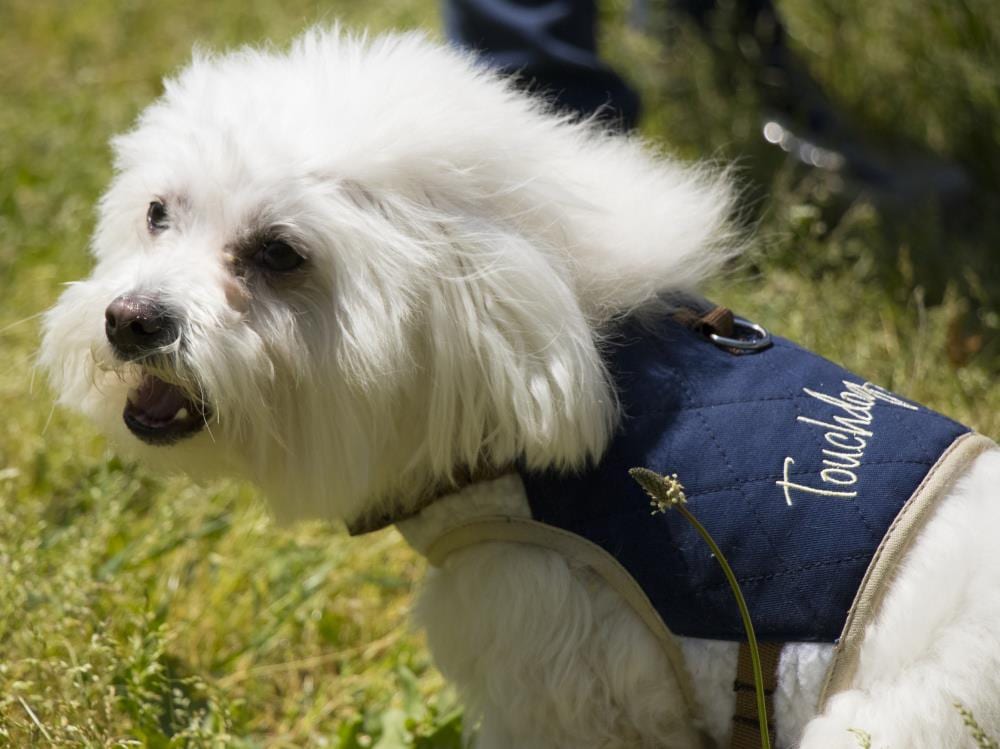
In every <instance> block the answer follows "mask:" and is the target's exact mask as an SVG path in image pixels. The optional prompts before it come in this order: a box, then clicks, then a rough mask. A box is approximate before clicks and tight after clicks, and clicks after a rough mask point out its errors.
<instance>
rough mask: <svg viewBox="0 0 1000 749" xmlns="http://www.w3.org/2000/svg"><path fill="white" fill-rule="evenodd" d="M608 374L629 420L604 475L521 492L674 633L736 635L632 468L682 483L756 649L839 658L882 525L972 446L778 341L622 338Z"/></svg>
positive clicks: (717, 592) (697, 550)
mask: <svg viewBox="0 0 1000 749" xmlns="http://www.w3.org/2000/svg"><path fill="white" fill-rule="evenodd" d="M607 360H608V364H609V368H610V370H611V372H612V374H613V376H614V378H615V383H616V385H617V387H618V391H619V395H620V398H621V402H622V407H623V410H624V413H625V417H624V419H623V422H622V425H621V427H620V429H619V431H618V433H617V434H616V436H615V438H614V440H613V442H612V444H611V446H610V448H609V449H608V451H607V453H606V454H605V456H604V458H603V459H602V460H601V462H600V464H599V465H597V466H595V467H593V468H591V469H588V470H586V471H583V472H581V473H579V474H575V475H570V476H560V475H555V474H530V473H526V472H522V477H523V479H524V483H525V487H526V489H527V492H528V499H529V502H530V504H531V508H532V513H533V515H534V517H535V519H536V520H540V521H541V522H544V523H548V524H550V525H554V526H557V527H560V528H563V529H565V530H569V531H572V532H574V533H577V534H579V535H581V536H584V537H585V538H587V539H589V540H591V541H593V542H595V543H597V544H599V545H600V546H601V547H603V548H604V549H606V550H607V551H608V552H610V553H611V554H613V555H614V556H615V557H617V558H618V560H619V561H620V562H621V563H622V564H623V565H624V566H625V568H626V569H627V570H628V571H629V572H630V573H631V574H632V576H633V577H635V578H636V580H637V581H638V582H639V583H640V585H641V586H642V587H643V589H644V590H645V591H646V593H647V595H648V596H649V598H650V600H651V601H652V602H653V604H654V606H655V607H656V608H657V610H658V611H659V612H660V615H661V616H662V617H663V619H664V621H665V622H666V624H667V626H668V627H670V629H671V630H672V631H673V632H675V633H676V634H680V635H686V636H692V637H707V638H714V639H725V640H741V639H743V637H744V635H743V627H742V625H741V622H740V617H739V612H738V610H737V608H736V604H735V602H734V601H733V598H732V595H731V593H730V591H729V588H728V586H727V584H726V581H725V578H724V576H723V574H722V571H721V569H720V568H719V565H718V563H717V562H716V561H715V559H713V558H712V556H711V554H710V553H709V551H708V549H707V547H706V546H705V545H704V543H703V542H702V540H701V539H700V538H699V537H698V536H697V534H696V533H695V532H694V530H693V529H692V528H691V527H690V526H689V525H688V524H687V523H686V522H685V521H684V520H683V518H681V517H680V516H679V515H678V514H677V513H669V512H668V513H667V514H659V515H655V516H654V515H652V514H651V512H650V505H649V500H648V497H647V496H646V495H645V494H644V493H643V492H642V490H641V489H639V487H638V486H637V485H636V484H635V483H634V482H633V481H632V480H631V478H630V477H629V475H628V469H629V468H632V467H634V466H644V467H647V468H651V469H653V470H656V471H658V472H660V473H676V474H677V475H678V478H679V479H680V481H681V482H682V483H683V484H684V486H685V490H686V493H687V497H688V502H689V507H690V509H691V510H692V512H694V514H695V515H696V516H697V517H698V518H699V520H700V521H701V522H702V523H703V524H704V525H705V526H706V527H707V528H708V529H709V531H710V532H711V533H712V535H713V536H714V537H715V539H716V541H717V542H718V543H719V545H720V546H721V548H722V549H723V551H724V552H725V554H726V556H727V558H728V559H729V561H730V563H731V565H732V567H733V569H734V571H735V573H736V575H737V578H738V579H739V581H740V585H741V587H742V589H743V592H744V595H745V596H746V598H747V601H748V604H749V606H750V611H751V615H752V617H753V620H754V624H755V627H756V629H757V634H758V636H759V637H760V638H761V639H762V640H795V641H821V642H833V641H834V640H835V639H836V638H837V637H838V636H839V635H840V632H841V629H842V627H843V624H844V620H845V618H846V616H847V612H848V610H849V608H850V606H851V603H852V601H853V598H854V594H855V591H856V590H857V588H858V585H859V584H860V582H861V579H862V577H863V576H864V573H865V570H866V569H867V567H868V564H869V562H870V561H871V558H872V556H873V554H874V552H875V550H876V548H877V547H878V544H879V542H880V540H881V539H882V537H883V535H884V534H885V533H886V531H887V530H888V528H889V525H890V524H891V523H892V520H893V518H895V516H896V514H897V513H898V512H899V510H900V508H901V507H902V506H903V504H904V503H905V502H906V500H907V499H908V498H909V497H910V495H911V494H912V493H913V491H914V490H915V489H916V488H917V486H918V485H919V484H920V482H921V481H922V480H923V478H924V476H925V475H926V474H927V473H928V471H929V470H930V469H931V467H932V466H933V465H934V463H935V462H936V461H937V459H938V458H939V457H940V456H941V454H942V453H943V452H944V451H945V450H946V449H947V447H948V446H949V445H950V444H951V443H952V442H953V441H954V440H955V439H956V438H957V437H958V436H960V435H962V434H964V433H966V432H967V431H969V429H968V428H967V427H965V426H963V425H961V424H958V423H956V422H954V421H952V420H950V419H948V418H946V417H944V416H941V415H940V414H937V413H935V412H933V411H930V410H929V409H927V408H924V407H922V406H918V405H917V404H914V403H911V402H910V401H907V400H904V399H902V398H900V397H899V396H896V395H893V394H891V393H889V392H887V391H885V390H883V389H881V388H879V387H877V386H875V385H872V384H871V383H866V382H865V380H864V379H863V378H861V377H858V376H857V375H854V374H852V373H851V372H848V371H847V370H845V369H843V368H841V367H839V366H837V365H835V364H833V363H831V362H829V361H827V360H826V359H823V358H822V357H819V356H817V355H815V354H813V353H810V352H808V351H805V350H804V349H802V348H800V347H799V346H796V345H795V344H793V343H791V342H790V341H787V340H785V339H782V338H775V340H774V345H772V346H771V347H770V348H768V349H765V350H763V351H760V352H757V353H752V354H742V355H737V354H733V353H730V352H729V351H726V350H724V349H721V348H719V347H718V346H716V345H715V344H713V343H712V342H710V341H709V340H708V339H706V338H704V337H703V336H702V335H700V334H698V333H695V332H693V331H691V330H689V329H687V328H685V327H683V326H681V325H679V324H677V323H675V322H673V321H664V322H663V323H660V324H659V325H658V328H657V330H656V331H647V330H644V329H642V328H640V327H639V326H638V325H635V324H628V325H626V326H625V327H624V328H623V331H622V333H621V336H620V338H619V339H618V340H617V341H616V342H614V343H612V344H610V345H609V347H608V354H607Z"/></svg>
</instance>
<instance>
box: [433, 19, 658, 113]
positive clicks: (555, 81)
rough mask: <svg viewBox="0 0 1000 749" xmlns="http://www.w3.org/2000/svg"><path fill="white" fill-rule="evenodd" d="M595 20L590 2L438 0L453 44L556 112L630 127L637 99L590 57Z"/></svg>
mask: <svg viewBox="0 0 1000 749" xmlns="http://www.w3.org/2000/svg"><path fill="white" fill-rule="evenodd" d="M596 21H597V14H596V9H595V7H594V1H593V0H445V25H446V29H447V32H448V37H449V39H451V40H452V41H453V42H455V43H457V44H459V45H461V46H463V47H468V48H471V49H474V50H477V51H478V52H479V53H480V54H481V55H482V56H483V58H484V59H486V60H487V61H488V62H489V63H490V64H492V65H494V66H496V67H497V68H499V69H500V70H503V71H504V72H508V73H519V74H520V75H521V77H522V78H523V80H524V81H525V83H526V84H528V85H530V86H531V88H532V90H536V91H540V92H544V93H545V94H546V95H547V96H549V97H551V98H552V99H553V100H554V101H555V102H556V104H557V106H558V107H560V108H562V109H569V110H571V111H575V112H578V113H580V115H582V116H590V115H592V114H594V113H598V114H599V115H600V116H602V117H606V118H607V119H608V121H609V122H614V123H618V124H620V125H621V126H622V127H623V129H631V128H633V127H635V124H636V122H637V121H638V119H639V97H638V96H637V95H636V93H635V92H634V91H633V90H632V89H631V88H630V87H629V86H628V84H626V83H625V81H624V80H622V78H621V77H620V76H619V75H618V74H617V73H615V71H614V70H612V69H611V68H610V67H608V66H607V65H605V64H604V63H602V62H601V61H600V59H599V58H598V56H597V39H596V33H595V25H596Z"/></svg>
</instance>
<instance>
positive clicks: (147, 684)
mask: <svg viewBox="0 0 1000 749" xmlns="http://www.w3.org/2000/svg"><path fill="white" fill-rule="evenodd" d="M782 7H783V8H784V9H785V11H786V15H787V18H788V20H789V25H790V27H791V29H792V30H793V32H794V33H795V36H796V41H797V43H798V44H800V45H801V49H802V50H803V54H804V55H805V56H806V57H807V59H809V60H810V61H811V63H812V64H813V65H814V69H815V72H816V73H817V75H819V76H820V77H821V78H822V79H823V80H824V82H825V83H826V84H827V85H828V86H829V87H830V89H831V90H832V91H834V92H836V94H837V95H838V96H839V97H840V98H841V100H842V101H843V103H844V105H845V107H848V108H849V109H850V110H851V111H853V112H854V114H855V117H856V119H857V121H858V122H859V123H860V126H861V127H863V128H865V130H866V132H868V133H870V134H871V136H872V137H873V138H880V139H886V140H890V141H895V140H896V136H905V138H906V139H907V141H908V142H909V143H911V144H915V145H917V146H921V147H926V148H929V149H933V150H935V151H937V152H940V153H944V154H948V155H950V156H952V157H953V158H955V159H957V160H959V161H961V162H962V163H963V164H965V166H966V167H967V169H968V170H969V171H970V173H972V174H973V175H974V177H975V179H976V180H977V185H978V189H979V190H980V191H981V192H982V193H984V194H985V195H986V197H985V198H982V199H981V200H979V201H974V204H973V205H971V206H969V209H970V214H969V215H970V216H972V218H968V219H964V223H962V225H961V226H959V227H958V228H955V227H954V226H953V224H954V221H951V220H949V219H951V218H953V217H949V216H941V215H939V214H938V213H936V212H935V211H933V210H929V209H921V210H919V211H917V210H910V211H900V210H898V209H897V210H896V211H895V212H893V213H892V214H887V213H883V212H880V211H879V210H876V209H875V208H873V207H872V206H871V205H869V204H867V203H864V202H851V201H847V202H845V201H843V200H842V199H841V198H839V197H838V193H837V191H836V189H835V188H836V185H835V184H833V182H832V181H831V180H826V179H815V178H810V177H808V176H804V175H802V174H801V172H800V171H799V170H797V169H795V168H794V167H793V166H790V165H788V164H785V163H782V162H781V161H780V160H776V159H774V158H773V156H772V155H769V154H766V153H763V152H761V150H760V149H759V147H757V146H756V145H755V144H754V143H755V139H754V128H755V127H756V125H757V110H756V102H755V100H754V96H753V94H752V91H750V89H749V88H748V87H747V86H745V85H743V84H742V83H740V82H739V81H738V80H737V81H736V82H735V83H733V82H732V81H724V80H723V79H724V77H723V76H722V75H721V74H720V71H719V66H718V64H717V62H716V61H715V60H714V59H713V57H712V55H711V54H710V52H709V51H708V49H707V47H706V46H705V45H704V44H703V42H702V41H701V40H700V39H698V38H697V36H696V35H694V34H692V33H691V31H690V30H689V29H687V28H685V27H684V26H683V25H682V26H680V27H679V28H671V29H669V32H670V33H669V35H670V38H671V39H672V44H671V45H670V46H669V47H667V46H664V45H663V44H662V43H660V42H659V41H657V39H655V38H650V37H644V36H641V35H639V34H637V33H636V32H634V31H632V30H630V29H629V28H628V27H627V25H626V24H625V23H624V20H623V19H624V15H625V9H624V6H623V5H622V4H621V0H618V2H617V4H609V5H607V6H606V7H605V8H604V13H605V16H606V17H607V18H606V23H605V24H604V26H603V30H602V35H603V41H604V43H605V46H606V48H607V51H608V55H609V57H610V58H611V59H613V60H614V61H615V63H616V64H617V65H619V66H620V67H621V68H622V69H623V70H625V71H627V72H628V74H629V75H630V76H631V77H632V78H633V80H635V81H636V83H637V84H638V85H639V87H640V88H641V89H642V91H643V94H644V98H645V101H646V103H647V120H646V124H645V128H646V131H647V133H648V134H649V135H650V136H651V137H654V138H656V139H658V140H660V141H661V142H662V143H663V144H664V145H665V147H666V148H668V149H670V150H672V151H674V152H676V153H678V154H681V155H682V156H684V157H688V158H695V157H705V156H710V157H713V158H717V159H720V160H728V159H732V158H739V159H741V163H743V165H744V171H743V173H744V176H745V180H746V182H747V184H748V185H751V186H753V187H752V189H751V194H756V195H761V194H764V193H765V192H766V193H769V194H770V197H768V198H766V199H763V198H759V199H758V200H757V203H756V208H755V212H754V215H753V218H754V220H755V221H756V222H757V224H758V226H759V235H760V237H761V240H760V242H759V243H758V246H757V247H756V249H755V250H754V251H753V253H752V254H751V256H750V258H749V260H748V261H747V262H746V263H744V264H743V266H741V268H740V269H737V270H734V271H733V273H732V274H731V278H729V279H727V280H726V281H725V282H724V283H719V284H717V286H716V289H715V296H716V297H717V298H719V299H720V300H724V301H726V302H727V303H729V304H730V305H732V306H734V307H737V308H738V309H740V310H741V311H742V312H744V313H745V314H747V315H749V316H752V317H754V318H755V319H757V320H759V321H761V322H764V323H766V324H767V325H768V326H769V327H771V328H772V329H774V330H775V331H777V332H779V333H782V334H786V335H789V336H792V337H794V338H796V339H798V340H800V341H802V342H803V343H805V344H806V345H808V346H811V347H813V348H815V349H817V350H818V351H820V352H822V353H824V354H826V355H828V356H830V357H832V358H834V359H836V360H839V361H842V362H844V363H845V364H847V365H848V366H850V367H852V368H854V369H856V370H857V371H858V372H860V373H862V374H863V375H865V376H866V377H868V378H870V379H872V380H874V381H876V382H879V383H881V384H883V385H885V386H887V387H891V388H893V389H896V390H899V391H901V392H904V393H907V394H909V395H911V396H913V397H915V398H917V399H921V400H923V401H925V402H926V403H928V404H929V405H932V406H934V407H936V408H938V409H940V410H943V411H946V412H948V413H950V414H953V415H955V416H956V417H957V418H960V419H963V420H965V421H966V422H968V423H970V424H972V425H973V426H975V427H977V428H978V429H979V430H980V431H982V432H984V433H986V434H989V435H993V436H997V435H998V434H1000V391H998V389H997V388H995V387H994V380H995V373H996V372H997V371H998V364H1000V344H998V343H997V341H998V340H1000V337H998V336H997V331H998V328H1000V302H998V300H1000V293H998V292H1000V262H998V261H997V257H996V247H997V245H998V242H1000V228H998V225H997V219H996V218H995V217H991V216H990V215H989V211H988V210H982V206H983V205H985V206H989V205H990V204H991V203H990V201H992V200H995V197H994V193H995V191H996V190H997V181H998V176H997V175H998V174H1000V146H998V143H1000V137H998V136H1000V132H998V127H1000V86H998V85H997V84H998V80H997V77H998V75H1000V74H998V72H997V71H1000V65H998V64H997V63H998V62H1000V60H998V59H997V54H998V52H997V51H998V50H1000V18H998V17H997V16H996V14H995V13H992V12H991V11H992V7H991V2H990V0H965V1H964V2H958V1H957V0H928V2H925V3H921V4H919V6H918V5H916V4H912V3H910V2H908V0H885V2H880V3H864V2H861V0H850V2H840V1H839V0H824V1H823V2H812V1H810V0H789V1H788V2H785V3H783V4H782ZM334 17H341V18H343V19H345V20H346V21H348V22H350V23H364V24H367V25H370V26H371V27H373V28H376V29H379V28H387V27H398V26H407V27H410V26H417V25H420V26H424V27H428V28H431V29H434V28H436V27H437V25H438V18H437V8H436V7H435V5H434V4H432V2H430V0H382V1H380V2H378V3H360V2H354V3H351V2H348V1H347V0H340V2H328V3H317V2H308V1H306V0H287V1H286V2H283V3H276V2H273V1H272V2H262V1H261V0H243V2H236V0H218V1H217V2H212V3H206V2H191V1H190V0H175V1H174V2H171V3H154V2H139V1H138V0H132V2H111V0H93V1H92V2H86V3H75V4H73V5H69V4H66V3H60V2H55V1H54V0H48V1H47V2H39V0H6V2H4V3H3V4H2V5H0V102H2V104H0V405H2V406H3V418H2V419H0V745H7V746H12V747H25V746H35V745H37V746H48V745H57V746H94V747H97V746H134V745H141V746H153V747H165V746H246V747H256V746H269V747H270V746H273V747H281V746H289V747H293V746H295V747H300V746H330V747H344V748H345V749H348V748H351V747H362V746H375V747H380V748H381V749H392V747H398V746H408V745H416V746H418V747H423V749H447V748H451V747H457V746H458V745H459V743H458V731H459V721H460V718H459V715H458V713H457V712H456V711H455V703H454V698H453V696H452V695H450V693H449V692H448V691H447V690H446V689H444V688H443V686H442V683H441V680H440V677H438V676H437V675H436V673H435V672H434V670H433V668H432V667H431V666H430V664H429V661H428V657H427V655H426V652H425V649H424V647H423V645H422V643H421V640H420V638H419V637H418V636H415V635H413V634H411V633H409V632H408V631H407V629H406V624H405V622H406V615H405V611H406V608H407V604H408V601H409V598H410V596H411V593H412V591H413V587H414V585H415V582H416V581H417V580H418V579H419V577H420V575H421V574H422V571H423V563H422V562H421V561H419V560H418V559H416V558H415V557H414V555H413V554H412V553H411V552H409V551H408V550H407V549H406V548H405V547H404V546H403V545H402V543H401V541H400V540H399V538H398V537H397V536H396V535H395V534H394V533H392V532H388V533H385V534H382V535H380V536H378V537H374V538H372V539H366V540H365V541H361V542H357V541H352V540H350V539H348V538H346V537H345V536H344V535H343V534H342V533H341V531H340V530H339V529H336V528H331V527H327V526H324V525H320V524H305V525H299V526H295V527H292V528H280V527H277V526H275V525H274V524H273V523H272V522H271V521H270V520H269V518H268V516H267V514H266V512H265V510H264V509H263V506H262V503H261V502H260V500H259V498H258V497H257V496H256V495H255V494H254V492H253V490H252V489H250V488H249V487H245V486H239V485H235V484H231V483H219V484H216V485H212V486H202V487H197V486H194V485H192V484H190V483H189V482H187V481H186V480H184V479H182V478H166V479H165V478H158V477H154V476H151V475H149V474H147V473H146V472H145V471H144V470H143V469H142V468H140V467H137V466H135V465H132V464H129V463H125V462H122V461H121V460H119V459H117V458H116V457H114V454H113V452H112V451H111V450H109V448H108V447H107V445H106V444H105V443H104V441H103V440H102V439H101V438H100V437H98V436H97V435H96V434H95V433H94V432H93V430H92V429H91V428H90V427H89V426H88V425H87V424H85V423H83V422H82V421H81V420H79V419H77V418H75V417H73V416H71V415H68V414H65V413H63V412H62V411H58V410H53V408H52V395H51V393H50V392H49V391H48V390H47V389H46V387H45V385H44V383H42V382H41V381H36V378H35V377H34V376H33V372H32V361H33V356H34V353H35V350H36V348H37V344H38V326H37V320H35V319H33V316H34V315H36V314H37V313H39V312H40V311H42V310H44V309H45V308H46V307H47V306H48V305H49V304H51V303H52V301H53V300H54V299H55V297H56V295H57V294H58V293H59V290H60V286H61V284H62V283H65V282H67V281H70V280H72V279H74V278H78V277H80V276H81V275H83V274H85V273H86V272H87V269H88V267H89V261H88V259H87V258H86V254H85V249H86V244H87V237H88V235H89V233H90V231H91V229H92V226H93V208H92V206H93V204H94V200H95V198H96V196H97V195H98V194H99V192H100V190H101V188H102V186H103V185H104V183H105V182H106V180H107V179H108V177H109V163H108V162H109V158H108V156H109V155H108V150H107V147H106V143H107V139H108V137H109V136H110V135H111V134H113V133H115V132H117V131H120V130H122V129H124V128H126V127H128V125H129V123H130V122H131V121H132V119H133V118H134V116H135V115H136V113H137V112H138V111H139V109H140V108H141V107H142V106H143V105H144V104H146V103H148V102H149V101H150V100H151V99H152V98H153V97H154V96H155V95H156V94H157V93H158V91H159V87H160V79H161V76H162V75H163V74H164V73H166V72H169V71H171V70H173V69H175V68H176V67H177V66H178V65H180V64H182V63H183V62H184V61H185V59H186V58H187V56H188V54H189V51H190V48H191V45H192V42H194V41H198V42H201V43H204V44H206V45H209V46H213V47H215V46H220V45H233V44H237V43H240V42H244V41H255V40H260V39H264V38H270V39H273V40H275V41H277V42H283V41H285V40H287V39H289V38H291V37H292V36H293V35H294V34H296V33H297V32H298V31H299V30H301V29H302V28H303V27H304V26H306V25H307V24H308V23H309V22H311V21H315V20H322V19H327V20H329V19H332V18H334ZM654 24H655V25H656V26H657V27H661V26H663V25H664V24H665V22H664V21H663V19H661V18H659V17H657V18H654ZM978 203H982V205H978ZM977 209H978V210H977ZM962 217H963V218H964V217H965V214H964V213H963V214H962Z"/></svg>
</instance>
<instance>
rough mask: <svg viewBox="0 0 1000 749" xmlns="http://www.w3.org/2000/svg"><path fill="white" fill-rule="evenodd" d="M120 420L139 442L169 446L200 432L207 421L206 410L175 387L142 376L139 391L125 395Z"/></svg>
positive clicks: (135, 389) (154, 378)
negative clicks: (126, 398)
mask: <svg viewBox="0 0 1000 749" xmlns="http://www.w3.org/2000/svg"><path fill="white" fill-rule="evenodd" d="M122 418H123V419H124V420H125V426H127V427H128V429H129V431H130V432H132V434H134V435H135V436H136V437H138V438H139V439H141V440H142V441H143V442H145V443H147V444H150V445H169V444H171V443H173V442H177V441H178V440H181V439H184V438H185V437H190V436H191V435H194V434H196V433H198V432H200V431H201V430H202V429H203V428H204V427H205V423H206V421H207V420H208V409H207V407H206V406H205V405H204V404H202V403H198V402H196V401H194V400H192V399H191V398H190V397H189V396H188V395H187V393H185V392H184V390H182V389H181V388H180V387H178V386H177V385H172V384H170V383H169V382H164V381H163V380H161V379H159V378H158V377H154V376H152V375H150V374H144V375H143V377H142V382H141V383H140V384H139V387H137V388H133V389H132V390H130V391H129V394H128V400H127V401H126V403H125V411H124V412H123V413H122Z"/></svg>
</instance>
